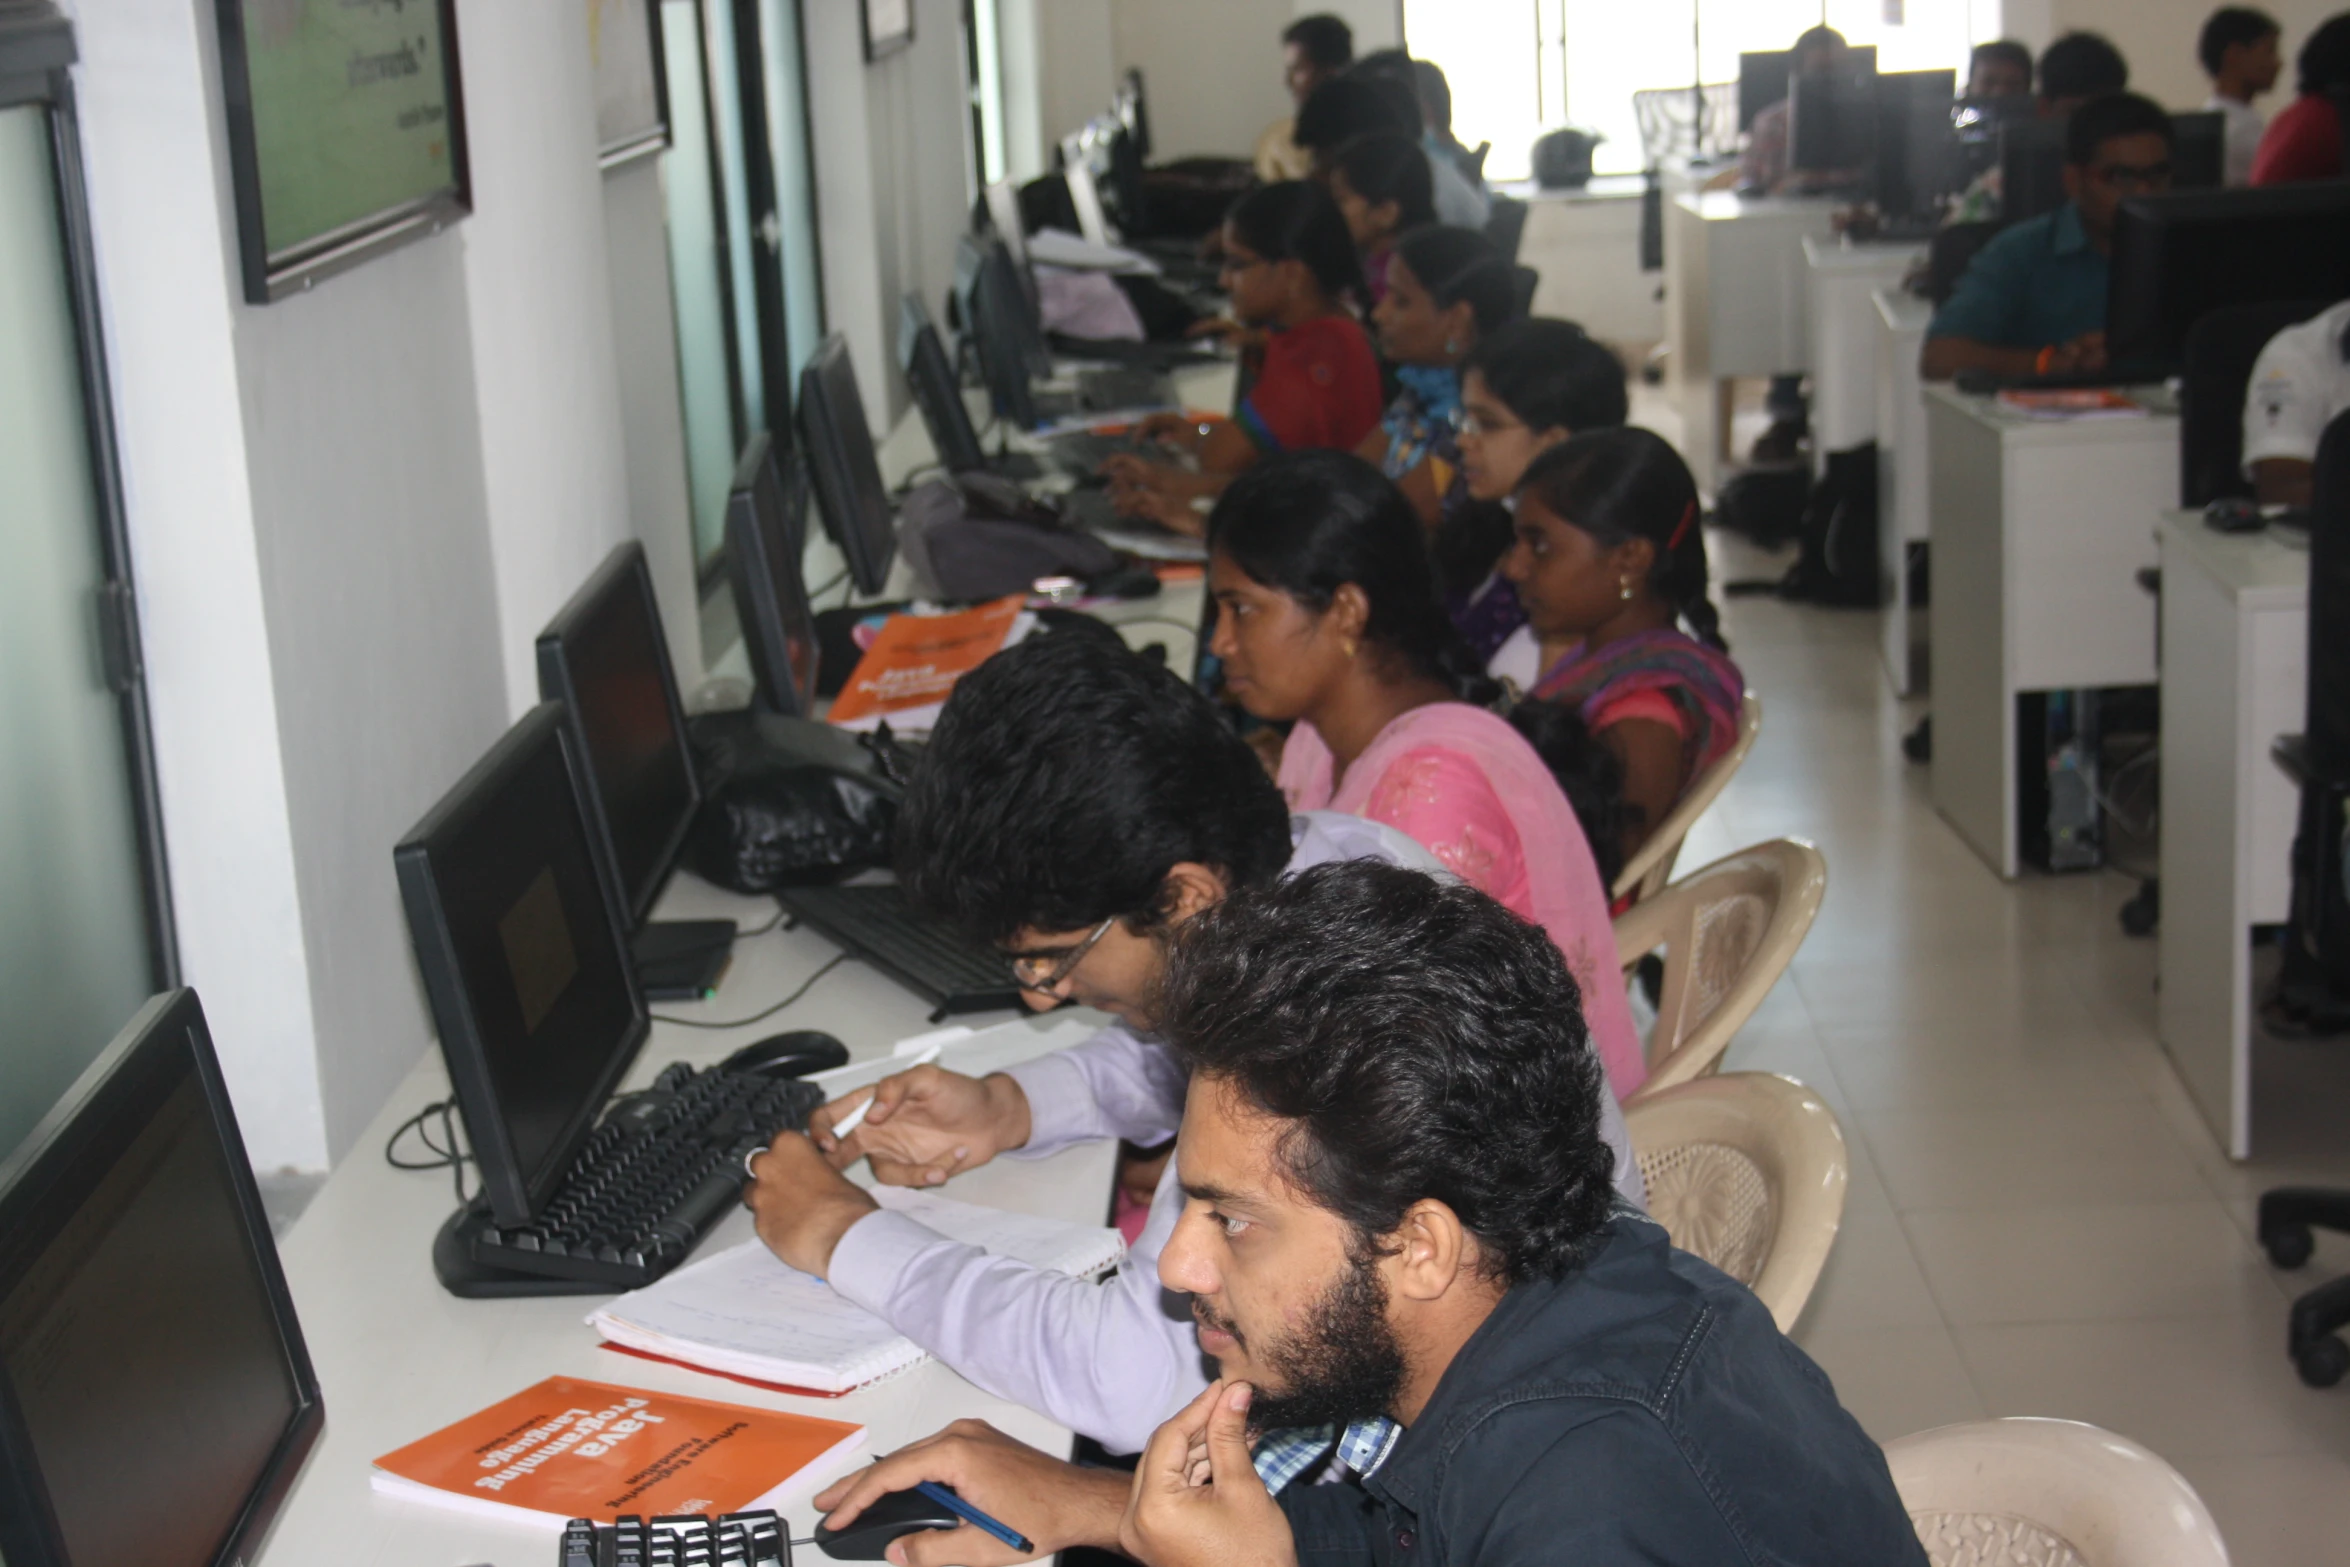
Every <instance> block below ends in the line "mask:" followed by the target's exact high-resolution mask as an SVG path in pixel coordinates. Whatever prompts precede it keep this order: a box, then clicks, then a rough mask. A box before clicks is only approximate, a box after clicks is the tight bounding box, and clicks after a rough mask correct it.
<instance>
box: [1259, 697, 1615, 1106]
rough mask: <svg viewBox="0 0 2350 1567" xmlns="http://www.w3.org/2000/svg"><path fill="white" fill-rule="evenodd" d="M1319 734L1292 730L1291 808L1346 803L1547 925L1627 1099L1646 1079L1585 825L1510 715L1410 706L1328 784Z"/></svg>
mask: <svg viewBox="0 0 2350 1567" xmlns="http://www.w3.org/2000/svg"><path fill="white" fill-rule="evenodd" d="M1332 770H1333V758H1332V757H1331V754H1330V747H1329V745H1328V744H1327V743H1326V742H1324V740H1323V739H1322V737H1321V735H1319V734H1318V733H1316V732H1315V730H1314V726H1313V725H1312V724H1310V723H1305V722H1302V721H1301V722H1300V723H1299V724H1298V725H1297V727H1296V728H1295V729H1293V730H1291V731H1290V735H1289V743H1288V745H1287V746H1286V747H1284V748H1283V750H1282V753H1281V776H1280V784H1281V792H1282V794H1284V795H1285V796H1287V797H1288V800H1289V808H1290V809H1291V810H1293V811H1321V810H1330V811H1345V812H1348V813H1349V814H1352V815H1355V816H1362V817H1367V818H1369V819H1370V820H1372V821H1375V822H1384V823H1386V824H1387V825H1388V826H1390V827H1393V828H1395V829H1396V830H1398V831H1399V832H1402V833H1405V834H1406V835H1408V836H1410V837H1412V838H1414V839H1416V840H1418V841H1419V843H1420V844H1421V845H1423V846H1424V847H1425V848H1426V849H1427V850H1428V851H1429V852H1430V853H1432V854H1434V855H1435V856H1436V857H1437V859H1439V860H1441V861H1442V862H1443V863H1444V866H1445V868H1446V869H1448V870H1450V871H1451V872H1452V873H1453V874H1454V875H1456V876H1458V877H1460V878H1461V880H1463V881H1465V882H1467V883H1468V884H1469V885H1470V886H1472V887H1475V888H1476V889H1477V890H1478V891H1480V892H1483V893H1486V894H1487V895H1489V896H1490V897H1492V898H1493V899H1494V900H1495V901H1496V902H1498V903H1500V904H1501V905H1502V906H1503V907H1505V908H1507V909H1509V910H1510V911H1511V912H1512V913H1514V914H1516V915H1518V916H1519V917H1520V918H1522V919H1527V920H1531V921H1532V922H1533V923H1535V924H1537V925H1540V926H1541V927H1542V928H1543V929H1544V930H1545V931H1547V932H1549V934H1550V939H1551V941H1552V942H1553V943H1554V944H1556V946H1557V947H1558V949H1559V951H1560V953H1561V954H1563V955H1564V956H1565V958H1566V960H1567V969H1568V972H1570V973H1572V974H1573V975H1574V976H1575V983H1576V985H1577V987H1579V988H1580V989H1581V991H1582V992H1583V1016H1584V1022H1585V1023H1586V1024H1587V1025H1588V1026H1589V1028H1590V1030H1591V1043H1592V1048H1594V1049H1596V1050H1597V1051H1598V1052H1599V1059H1600V1062H1601V1064H1602V1065H1603V1066H1605V1067H1606V1068H1607V1078H1608V1086H1609V1087H1610V1088H1611V1089H1613V1090H1614V1092H1615V1095H1616V1097H1617V1098H1618V1099H1622V1098H1624V1097H1625V1096H1626V1095H1628V1094H1630V1093H1631V1092H1632V1091H1633V1090H1634V1089H1636V1088H1638V1087H1639V1086H1640V1084H1641V1082H1642V1081H1643V1080H1644V1079H1645V1078H1646V1077H1647V1076H1648V1066H1647V1063H1646V1060H1645V1059H1644V1057H1643V1055H1642V1052H1641V1045H1640V1036H1639V1034H1638V1033H1637V1032H1635V1031H1634V1029H1633V1027H1632V1011H1631V1008H1630V1007H1629V1006H1628V1005H1627V1004H1626V1002H1625V998H1624V977H1623V970H1622V967H1621V965H1620V964H1619V963H1618V961H1617V958H1616V936H1615V926H1614V924H1613V923H1612V922H1611V921H1610V919H1609V917H1608V904H1607V889H1606V888H1604V887H1603V886H1601V885H1600V880H1599V867H1598V865H1597V863H1596V862H1595V861H1593V859H1592V857H1591V846H1590V844H1589V843H1588V842H1586V841H1585V840H1584V837H1583V827H1582V824H1581V823H1580V822H1578V821H1577V820H1576V819H1575V812H1574V809H1573V808H1572V807H1570V806H1569V805H1568V804H1567V799H1566V796H1565V795H1564V794H1562V793H1560V792H1559V786H1558V781H1557V780H1556V779H1554V778H1553V777H1551V774H1550V769H1549V768H1547V767H1545V766H1544V765H1543V762H1542V758H1541V757H1540V756H1538V755H1536V754H1535V751H1534V748H1533V746H1531V745H1529V744H1527V742H1526V739H1525V737H1524V736H1523V735H1520V734H1519V733H1518V732H1517V731H1516V730H1515V729H1513V728H1511V727H1510V726H1509V724H1508V723H1507V722H1506V721H1505V720H1503V719H1500V718H1497V717H1495V716H1494V715H1493V714H1491V713H1489V712H1487V711H1485V709H1483V708H1481V707H1472V706H1470V705H1469V704H1468V703H1466V702H1432V703H1430V704H1428V705H1427V706H1425V707H1415V708H1413V709H1412V710H1411V711H1410V712H1407V713H1405V714H1403V715H1402V716H1401V717H1399V718H1397V719H1395V720H1394V721H1393V722H1392V723H1390V724H1389V725H1388V726H1387V727H1386V728H1385V729H1382V730H1380V731H1379V736H1378V738H1377V739H1375V740H1373V741H1372V742H1371V744H1370V747H1369V748H1368V749H1367V750H1365V751H1364V752H1363V754H1362V755H1361V756H1359V757H1357V758H1356V759H1355V762H1354V765H1353V766H1351V767H1349V768H1348V769H1347V770H1346V777H1345V778H1344V779H1342V780H1337V781H1335V782H1334V781H1333V779H1332V777H1331V774H1332Z"/></svg>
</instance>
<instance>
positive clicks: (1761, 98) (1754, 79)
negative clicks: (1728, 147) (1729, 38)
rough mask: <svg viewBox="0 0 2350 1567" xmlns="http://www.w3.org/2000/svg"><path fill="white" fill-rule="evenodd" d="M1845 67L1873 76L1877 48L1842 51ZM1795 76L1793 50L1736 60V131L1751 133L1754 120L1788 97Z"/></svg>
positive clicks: (1756, 51) (1750, 54)
mask: <svg viewBox="0 0 2350 1567" xmlns="http://www.w3.org/2000/svg"><path fill="white" fill-rule="evenodd" d="M1844 65H1845V66H1846V67H1848V68H1850V69H1852V70H1856V71H1866V72H1871V73H1873V72H1874V71H1875V70H1876V69H1877V46H1876V45H1875V44H1862V45H1860V46H1859V47H1858V48H1853V49H1847V50H1845V51H1844ZM1794 74H1795V51H1794V50H1792V49H1752V50H1748V51H1747V52H1745V53H1743V54H1741V55H1739V56H1738V129H1739V132H1740V133H1741V134H1744V133H1745V132H1747V131H1750V130H1753V129H1754V117H1755V116H1756V115H1758V114H1760V113H1762V112H1763V110H1765V109H1767V108H1769V107H1770V106H1771V105H1772V104H1774V103H1777V102H1778V101H1779V100H1781V99H1782V98H1785V97H1786V96H1787V89H1788V85H1789V80H1790V78H1792V77H1793V76H1794Z"/></svg>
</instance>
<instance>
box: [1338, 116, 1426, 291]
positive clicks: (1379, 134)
mask: <svg viewBox="0 0 2350 1567" xmlns="http://www.w3.org/2000/svg"><path fill="white" fill-rule="evenodd" d="M1329 183H1330V195H1331V198H1332V199H1333V200H1335V201H1336V202H1337V203H1338V210H1339V212H1340V213H1341V214H1343V215H1344V216H1345V218H1346V231H1347V232H1348V233H1349V234H1352V235H1353V236H1354V241H1355V249H1356V250H1357V251H1359V252H1360V253H1361V255H1362V258H1363V286H1364V289H1365V290H1366V293H1367V296H1368V297H1366V298H1365V299H1364V301H1363V307H1364V308H1365V309H1366V310H1376V309H1378V308H1379V302H1380V301H1381V300H1383V299H1385V298H1386V297H1387V259H1388V257H1390V256H1392V255H1394V254H1395V242H1396V240H1397V239H1399V238H1400V237H1402V236H1403V235H1405V234H1408V233H1410V232H1411V231H1412V230H1413V229H1417V228H1425V227H1427V226H1428V225H1430V224H1432V223H1434V222H1435V221H1436V198H1435V196H1434V194H1433V193H1432V191H1431V189H1430V186H1429V183H1428V158H1427V155H1426V154H1425V153H1423V152H1422V151H1421V150H1420V147H1419V144H1418V143H1416V142H1414V141H1413V140H1412V139H1411V138H1410V137H1408V136H1404V135H1401V134H1399V133H1398V132H1395V131H1373V132H1372V133H1371V134H1370V135H1368V136H1357V137H1356V138H1355V139H1354V140H1353V141H1350V142H1348V143H1347V144H1346V145H1345V146H1343V147H1341V148H1339V149H1338V157H1337V159H1336V161H1335V162H1333V163H1332V164H1331V166H1330V181H1329Z"/></svg>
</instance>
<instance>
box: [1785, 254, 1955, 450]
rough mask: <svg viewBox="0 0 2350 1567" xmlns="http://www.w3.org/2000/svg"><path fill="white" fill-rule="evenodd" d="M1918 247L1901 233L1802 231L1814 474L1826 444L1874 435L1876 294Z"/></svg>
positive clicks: (1896, 279)
mask: <svg viewBox="0 0 2350 1567" xmlns="http://www.w3.org/2000/svg"><path fill="white" fill-rule="evenodd" d="M1925 253H1926V247H1925V246H1923V245H1918V244H1912V243H1909V242H1907V241H1903V242H1901V243H1898V244H1855V243H1853V241H1852V240H1850V239H1848V238H1845V237H1843V236H1841V235H1834V234H1807V235H1805V236H1804V239H1803V262H1804V275H1805V295H1804V298H1805V307H1806V311H1807V317H1806V321H1807V326H1808V328H1809V331H1810V334H1811V342H1810V347H1809V355H1808V357H1809V360H1810V369H1811V433H1812V471H1813V472H1814V473H1815V474H1816V473H1818V472H1820V471H1822V470H1823V469H1824V468H1825V466H1826V464H1827V458H1828V454H1829V453H1830V452H1842V451H1850V450H1851V449H1852V448H1853V447H1855V446H1860V445H1862V444H1864V443H1866V442H1869V441H1874V440H1878V439H1879V438H1880V435H1879V427H1878V419H1877V407H1878V400H1877V379H1878V368H1877V307H1876V302H1875V295H1876V293H1877V291H1878V290H1879V289H1886V288H1893V287H1895V286H1897V285H1898V284H1899V283H1900V282H1901V279H1902V277H1903V275H1904V274H1906V273H1907V272H1908V271H1909V269H1910V267H1911V266H1913V265H1914V264H1915V263H1916V262H1917V260H1918V258H1919V257H1921V256H1923V255H1924V254H1925Z"/></svg>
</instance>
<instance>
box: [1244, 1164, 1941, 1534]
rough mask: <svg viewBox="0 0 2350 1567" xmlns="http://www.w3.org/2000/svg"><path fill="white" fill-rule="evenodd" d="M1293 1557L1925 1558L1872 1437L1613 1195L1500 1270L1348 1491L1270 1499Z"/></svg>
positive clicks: (1811, 1370)
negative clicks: (1579, 1227) (1374, 1462)
mask: <svg viewBox="0 0 2350 1567" xmlns="http://www.w3.org/2000/svg"><path fill="white" fill-rule="evenodd" d="M1279 1500H1280V1505H1281V1508H1282V1511H1283V1512H1284V1513H1286V1514H1287V1515H1288V1517H1289V1521H1290V1527H1291V1529H1292V1530H1293V1531H1294V1533H1295V1535H1296V1540H1297V1551H1298V1560H1299V1562H1300V1563H1301V1567H1335V1564H1337V1563H1342V1562H1343V1563H1349V1564H1352V1563H1371V1562H1376V1563H1381V1564H1394V1567H1403V1564H1411V1563H1421V1562H1425V1563H1429V1564H1431V1567H1434V1564H1436V1563H1443V1564H1446V1567H1517V1564H1521V1563H1524V1564H1532V1563H1537V1562H1540V1563H1557V1562H1577V1563H1590V1564H1594V1567H1599V1564H1607V1563H1619V1562H1644V1563H1671V1564H1673V1567H1714V1564H1720V1567H1732V1564H1735V1567H1754V1564H1757V1563H1778V1562H1785V1563H1805V1564H1822V1567H1824V1564H1830V1563H1835V1564H1843V1563H1852V1564H1856V1567H1857V1564H1868V1567H1925V1563H1926V1555H1925V1552H1924V1550H1923V1549H1922V1548H1921V1547H1920V1546H1919V1544H1918V1538H1917V1534H1916V1532H1915V1531H1914V1530H1913V1529H1912V1528H1911V1526H1910V1521H1909V1515H1908V1514H1907V1512H1905V1511H1904V1510H1903V1508H1902V1505H1901V1498H1900V1496H1899V1495H1898V1494H1896V1492H1895V1491H1894V1489H1893V1477H1892V1475H1891V1473H1890V1472H1889V1471H1888V1470H1887V1469H1886V1467H1885V1456H1884V1454H1883V1453H1882V1452H1881V1451H1879V1450H1878V1447H1877V1444H1876V1443H1874V1442H1872V1441H1871V1440H1869V1438H1868V1436H1867V1434H1866V1433H1864V1432H1863V1431H1862V1430H1861V1428H1860V1425H1859V1423H1858V1422H1857V1421H1855V1420H1854V1419H1853V1418H1852V1417H1851V1416H1850V1415H1848V1414H1846V1413H1845V1412H1844V1410H1843V1408H1842V1407H1841V1406H1840V1405H1839V1404H1838V1403H1837V1402H1836V1392H1835V1389H1834V1388H1833V1387H1831V1386H1830V1385H1829V1383H1828V1379H1827V1377H1826V1375H1825V1374H1823V1373H1822V1372H1821V1371H1820V1369H1819V1367H1818V1366H1816V1365H1814V1364H1812V1362H1811V1360H1810V1358H1809V1357H1807V1356H1806V1355H1805V1354H1804V1353H1803V1351H1801V1350H1800V1349H1797V1348H1796V1347H1795V1346H1794V1345H1793V1344H1791V1343H1789V1342H1788V1341H1787V1339H1786V1338H1785V1337H1783V1336H1782V1335H1781V1334H1780V1332H1779V1330H1778V1328H1777V1327H1776V1326H1775V1325H1774V1324H1773V1323H1772V1321H1771V1316H1770V1313H1769V1312H1768V1311H1766V1310H1764V1309H1763V1306H1762V1305H1761V1303H1760V1302H1758V1301H1757V1300H1756V1299H1755V1298H1754V1296H1753V1295H1751V1294H1750V1293H1748V1292H1747V1290H1746V1289H1745V1287H1744V1286H1742V1285H1740V1284H1738V1283H1736V1282H1735V1281H1733V1280H1731V1279H1730V1278H1728V1277H1726V1276H1724V1275H1723V1274H1721V1273H1719V1272H1717V1271H1715V1270H1714V1269H1713V1268H1711V1267H1709V1266H1707V1265H1706V1264H1705V1263H1703V1262H1700V1261H1699V1260H1697V1259H1696V1258H1694V1257H1691V1256H1689V1255H1688V1254H1686V1253H1683V1252H1676V1251H1673V1250H1672V1249H1671V1248H1670V1247H1669V1246H1668V1245H1667V1243H1666V1240H1665V1234H1664V1231H1663V1230H1661V1229H1659V1228H1658V1227H1657V1226H1656V1225H1654V1224H1652V1223H1650V1222H1649V1221H1647V1220H1646V1219H1643V1218H1640V1217H1637V1216H1635V1215H1630V1214H1628V1213H1626V1212H1624V1211H1623V1210H1621V1209H1619V1210H1618V1213H1617V1216H1616V1217H1615V1218H1614V1219H1612V1220H1610V1221H1609V1224H1608V1226H1607V1232H1606V1234H1605V1235H1604V1237H1603V1238H1602V1240H1601V1242H1600V1249H1599V1250H1598V1252H1597V1253H1596V1254H1595V1255H1594V1256H1593V1258H1592V1260H1591V1261H1590V1262H1589V1264H1588V1265H1587V1266H1586V1267H1584V1268H1583V1269H1582V1271H1580V1272H1578V1273H1573V1274H1570V1275H1569V1276H1568V1277H1566V1278H1565V1279H1562V1280H1555V1281H1554V1280H1537V1281H1534V1282H1530V1283H1525V1284H1520V1285H1518V1286H1516V1287H1515V1288H1513V1289H1511V1290H1510V1292H1509V1293H1508V1294H1507V1295H1505V1296H1504V1297H1503V1298H1502V1301H1501V1304H1500V1305H1499V1306H1498V1307H1497V1308H1496V1309H1495V1310H1494V1313H1493V1315H1492V1316H1490V1317H1488V1318H1487V1319H1486V1321H1485V1323H1484V1325H1483V1326H1482V1327H1480V1328H1479V1329H1478V1330H1477V1332H1476V1333H1475V1334H1474V1335H1472V1336H1471V1338H1470V1339H1469V1342H1468V1343H1467V1344H1465V1345H1463V1346H1462V1348H1461V1351H1460V1353H1459V1354H1458V1355H1457V1356H1455V1357H1454V1359H1453V1362H1452V1365H1451V1366H1450V1367H1449V1368H1448V1369H1447V1370H1446V1371H1445V1374H1444V1378H1443V1380H1442V1381H1441V1382H1440V1383H1438V1384H1437V1388H1436V1393H1435V1395H1434V1396H1433V1397H1432V1398H1431V1399H1430V1400H1429V1401H1428V1406H1427V1408H1426V1409H1424V1410H1422V1411H1421V1413H1420V1417H1419V1419H1417V1420H1416V1421H1414V1422H1413V1423H1412V1425H1411V1427H1410V1429H1408V1430H1407V1431H1405V1432H1404V1434H1403V1437H1402V1440H1400V1441H1399V1442H1398V1443H1397V1444H1396V1446H1395V1448H1394V1450H1393V1452H1392V1453H1391V1454H1390V1456H1389V1457H1388V1459H1387V1461H1386V1462H1385V1463H1383V1464H1382V1465H1380V1467H1379V1468H1378V1470H1377V1471H1376V1472H1375V1473H1373V1474H1371V1475H1370V1476H1368V1477H1367V1478H1366V1479H1365V1480H1364V1481H1363V1482H1362V1484H1361V1486H1360V1487H1359V1488H1358V1487H1357V1486H1354V1485H1322V1486H1295V1487H1292V1488H1290V1489H1289V1490H1287V1491H1284V1492H1283V1493H1282V1494H1281V1496H1280V1498H1279Z"/></svg>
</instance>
